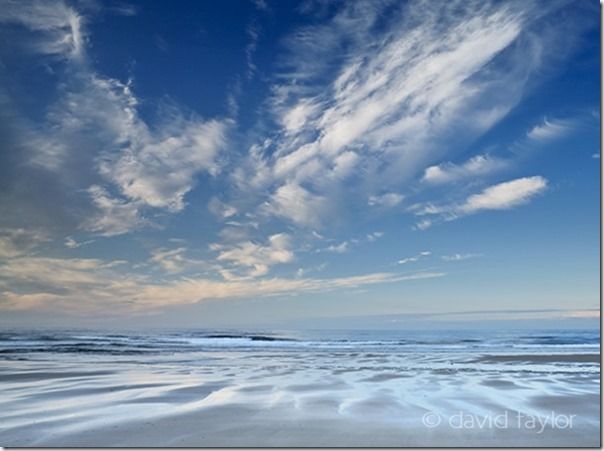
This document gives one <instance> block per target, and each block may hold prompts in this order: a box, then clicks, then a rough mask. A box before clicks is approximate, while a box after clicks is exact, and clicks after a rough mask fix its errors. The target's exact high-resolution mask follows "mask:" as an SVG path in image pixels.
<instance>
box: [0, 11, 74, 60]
mask: <svg viewBox="0 0 604 451" xmlns="http://www.w3.org/2000/svg"><path fill="white" fill-rule="evenodd" d="M82 22H83V17H82V16H81V15H79V14H78V13H77V12H76V11H75V10H74V9H73V8H71V7H69V6H67V4H65V3H64V2H62V1H57V2H53V1H44V0H5V1H3V2H2V8H0V23H9V24H18V25H21V26H24V27H26V28H28V29H29V30H30V31H33V32H35V33H37V35H38V36H37V37H34V38H33V39H32V43H31V48H32V49H33V50H34V51H35V52H39V53H42V54H46V55H56V56H61V57H65V58H73V59H79V58H81V57H82V54H83V47H84V40H85V35H84V32H83V30H82Z"/></svg>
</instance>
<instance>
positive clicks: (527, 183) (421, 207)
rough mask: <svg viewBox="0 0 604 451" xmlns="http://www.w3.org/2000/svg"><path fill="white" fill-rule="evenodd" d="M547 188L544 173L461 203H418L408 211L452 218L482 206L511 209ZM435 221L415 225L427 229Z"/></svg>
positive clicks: (484, 207) (491, 190)
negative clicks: (542, 175)
mask: <svg viewBox="0 0 604 451" xmlns="http://www.w3.org/2000/svg"><path fill="white" fill-rule="evenodd" d="M546 188H547V180H546V179H545V178H544V177H541V176H533V177H523V178H519V179H515V180H511V181H509V182H503V183H499V184H497V185H493V186H490V187H488V188H485V189H484V190H483V191H482V192H480V193H478V194H472V195H471V196H468V197H467V198H466V200H465V201H463V202H461V203H452V204H447V205H435V204H433V203H425V204H415V205H413V206H412V207H411V208H410V209H409V211H412V212H413V213H414V214H415V215H416V216H432V217H436V218H438V217H440V219H444V220H446V221H452V220H455V219H458V218H460V217H462V216H467V215H470V214H474V213H477V212H479V211H483V210H508V209H510V208H514V207H517V206H519V205H523V204H526V203H528V202H529V201H530V200H531V199H532V198H533V197H535V196H537V195H538V194H541V193H542V192H543V191H545V189H546ZM434 222H435V220H434V219H423V220H422V221H420V222H418V223H417V224H415V226H414V229H416V230H425V229H427V228H429V227H431V226H432V225H433V224H434Z"/></svg>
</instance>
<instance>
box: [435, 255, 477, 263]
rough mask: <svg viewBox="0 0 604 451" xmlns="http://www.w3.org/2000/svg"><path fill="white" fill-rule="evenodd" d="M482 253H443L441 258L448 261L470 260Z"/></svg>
mask: <svg viewBox="0 0 604 451" xmlns="http://www.w3.org/2000/svg"><path fill="white" fill-rule="evenodd" d="M480 256H481V254H452V255H443V256H442V257H441V258H442V259H443V260H444V261H446V262H458V261H462V260H468V259H470V258H476V257H480Z"/></svg>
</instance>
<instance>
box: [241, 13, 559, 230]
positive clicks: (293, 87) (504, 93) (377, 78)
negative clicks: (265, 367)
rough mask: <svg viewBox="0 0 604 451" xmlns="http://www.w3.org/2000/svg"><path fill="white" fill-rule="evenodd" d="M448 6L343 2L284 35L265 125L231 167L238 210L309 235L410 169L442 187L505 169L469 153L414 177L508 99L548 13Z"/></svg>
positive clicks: (392, 199)
mask: <svg viewBox="0 0 604 451" xmlns="http://www.w3.org/2000/svg"><path fill="white" fill-rule="evenodd" d="M453 3H454V4H455V6H452V5H451V6H450V7H447V8H442V9H441V8H439V9H434V8H429V7H427V5H426V4H424V3H421V2H420V3H413V2H410V3H409V4H401V5H398V4H397V5H394V4H390V3H388V2H355V3H354V4H343V5H340V6H339V7H337V8H335V10H336V12H335V13H334V14H333V15H332V16H331V17H330V18H329V20H328V21H326V22H324V23H321V24H318V25H312V26H307V27H302V28H300V29H298V30H296V31H295V32H294V33H292V35H291V36H290V37H289V38H288V39H286V52H287V53H286V57H284V58H283V60H282V62H281V65H282V68H283V69H282V71H281V72H280V73H279V74H278V75H277V76H276V77H275V83H274V84H273V86H272V93H273V95H272V97H271V99H270V101H269V102H268V107H267V108H268V112H269V114H271V115H272V117H274V118H275V125H276V128H275V129H274V130H273V132H272V133H270V134H269V135H268V136H266V135H265V136H264V137H262V138H260V139H259V141H258V143H256V144H254V145H252V146H251V148H250V151H249V153H248V155H247V158H246V159H245V160H244V161H243V162H242V163H241V164H239V165H238V167H237V168H236V169H235V170H234V171H233V173H234V181H235V182H236V184H237V186H238V187H239V190H240V191H241V192H242V196H246V197H248V199H249V200H250V202H249V205H248V208H249V209H250V210H252V211H254V210H255V209H257V208H260V211H261V212H262V213H263V214H264V215H265V216H267V220H268V219H270V218H271V217H278V218H281V219H283V220H286V221H290V222H292V223H293V224H295V225H297V226H300V227H312V228H320V227H323V226H324V225H325V223H326V221H328V220H330V219H333V218H342V217H344V216H345V214H346V212H347V211H350V210H354V208H361V207H360V203H361V202H363V203H366V204H369V205H371V206H385V207H387V206H395V205H398V204H399V203H400V202H401V201H402V199H403V197H402V195H401V194H399V193H400V191H401V188H402V187H404V186H406V184H408V183H409V182H410V181H411V180H412V179H413V177H415V176H416V175H417V174H418V173H419V172H425V179H426V180H427V181H430V182H433V183H444V182H449V181H454V180H459V179H461V178H464V177H471V176H473V175H479V174H480V175H488V174H490V173H492V172H495V171H497V170H499V169H502V168H504V167H505V166H506V162H505V161H504V160H502V159H499V158H496V157H491V156H487V155H480V156H477V157H474V158H473V159H471V160H469V161H468V162H466V163H464V164H462V165H461V166H456V165H454V164H453V163H444V164H441V165H436V166H435V165H432V166H430V167H429V168H428V170H425V168H426V166H428V165H429V163H430V162H431V161H434V160H438V159H439V157H441V156H442V155H443V149H445V148H446V149H452V148H455V149H459V150H461V149H464V148H465V147H466V146H467V144H468V143H470V142H471V141H472V140H473V139H475V138H476V137H477V136H480V135H481V134H482V133H484V132H485V131H487V130H489V129H490V128H491V127H492V126H493V125H494V124H496V123H497V122H498V121H499V120H501V119H502V118H503V117H504V116H505V115H506V114H507V112H508V111H509V110H510V109H511V108H512V107H513V106H514V105H515V104H516V103H517V102H518V101H519V99H520V98H521V96H522V93H523V91H524V89H525V86H526V83H527V81H528V80H529V78H530V77H531V74H532V73H533V71H535V70H536V69H538V68H539V67H540V65H541V64H542V63H543V61H544V59H545V58H546V55H547V54H548V52H547V51H546V50H545V46H546V42H544V41H543V40H541V39H540V38H539V37H537V35H535V34H533V33H531V32H530V30H531V29H532V27H533V26H535V20H536V17H544V16H546V15H547V12H548V11H547V10H544V11H543V13H542V14H540V15H538V16H536V15H534V14H533V12H534V11H533V9H532V6H531V5H532V4H528V3H527V4H521V3H510V4H506V5H503V4H500V3H496V2H493V3H490V2H481V3H473V2H466V3H458V2H453ZM552 8H554V9H555V7H554V6H552ZM378 21H379V22H380V24H381V26H380V27H379V28H378V27H376V26H375V24H376V23H377V22H378ZM548 26H549V24H548ZM544 39H545V38H544ZM318 42H321V45H320V46H319V45H317V43H318ZM342 49H345V51H342ZM452 130H455V132H452ZM266 192H268V193H269V194H268V196H266V195H264V194H261V193H266ZM238 196H239V194H238ZM239 197H241V196H239ZM259 199H260V201H259ZM293 205H295V207H293Z"/></svg>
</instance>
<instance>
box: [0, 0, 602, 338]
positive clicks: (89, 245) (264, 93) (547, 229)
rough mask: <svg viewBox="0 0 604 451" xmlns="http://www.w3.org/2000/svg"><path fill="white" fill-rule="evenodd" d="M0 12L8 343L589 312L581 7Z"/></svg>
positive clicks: (596, 47)
mask: <svg viewBox="0 0 604 451" xmlns="http://www.w3.org/2000/svg"><path fill="white" fill-rule="evenodd" d="M0 6H1V7H0V318H1V319H0V324H2V325H3V327H7V326H8V327H11V326H19V325H27V326H39V327H46V326H74V327H75V326H82V327H88V326H100V325H122V326H125V327H155V326H158V327H159V326H166V327H178V326H183V327H228V326H233V327H254V326H262V325H270V324H273V325H276V324H279V325H284V324H286V325H287V324H289V325H292V324H296V325H300V324H305V325H307V326H312V325H316V324H333V322H334V321H335V322H338V324H344V325H345V324H346V321H347V319H350V320H351V323H350V324H352V323H354V324H361V323H363V320H367V321H368V323H371V324H372V326H375V327H381V326H380V325H384V324H390V325H391V326H392V324H394V323H393V321H392V318H407V319H408V320H409V321H410V322H413V320H414V319H417V318H423V320H431V321H432V320H434V321H437V322H438V321H440V320H445V319H446V320H451V321H455V320H456V318H457V319H460V318H462V319H463V320H464V321H467V320H472V321H477V322H482V321H493V320H496V321H501V320H513V321H520V322H522V321H529V320H530V321H538V320H543V321H556V322H557V323H556V324H563V323H564V321H567V323H568V324H570V323H573V322H574V323H576V322H577V321H578V322H581V321H583V320H594V319H596V318H599V283H600V261H599V250H600V235H599V233H600V223H599V214H600V142H599V135H600V128H599V127H600V104H599V99H600V42H599V33H600V22H599V14H600V12H599V4H598V3H597V2H596V1H559V0H552V1H547V2H546V1H530V0H522V1H506V2H500V1H489V0H486V1H485V0H481V1H472V0H470V1H455V0H453V1H446V2H445V1H442V2H433V1H389V0H383V1H382V0H371V1H361V0H358V1H328V0H322V1H319V0H303V1H291V0H285V1H282V0H280V1H275V0H272V1H271V0H255V1H244V0H228V1H221V2H211V1H192V0H180V1H178V2H168V1H159V0H158V1H144V2H127V3H126V2H123V1H116V0H111V1H109V0H108V1H103V2H101V1H96V0H79V1H76V0H74V1H60V0H44V1H32V0H1V1H0ZM574 323H573V324H574ZM384 327H386V326H384ZM392 327H398V326H392Z"/></svg>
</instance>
